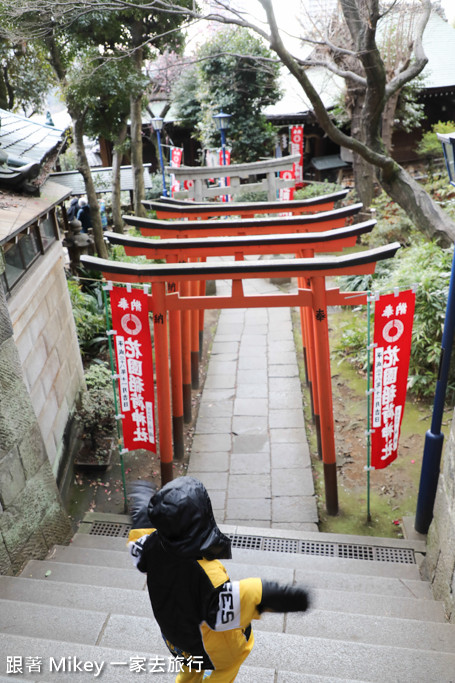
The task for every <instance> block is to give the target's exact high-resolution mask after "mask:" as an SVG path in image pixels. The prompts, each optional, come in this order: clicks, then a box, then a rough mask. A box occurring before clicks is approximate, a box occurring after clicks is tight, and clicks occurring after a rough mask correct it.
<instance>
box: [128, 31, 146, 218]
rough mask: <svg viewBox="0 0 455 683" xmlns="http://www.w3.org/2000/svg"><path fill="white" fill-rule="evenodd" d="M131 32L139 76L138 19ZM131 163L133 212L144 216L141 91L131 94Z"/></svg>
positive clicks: (141, 59) (141, 57)
mask: <svg viewBox="0 0 455 683" xmlns="http://www.w3.org/2000/svg"><path fill="white" fill-rule="evenodd" d="M130 29H131V33H132V37H133V45H134V46H135V50H134V53H133V63H134V66H135V69H136V71H137V75H138V77H139V78H140V77H141V75H142V67H143V61H144V51H143V48H142V47H141V45H142V41H143V25H142V22H141V21H140V20H133V21H132V23H131V27H130ZM130 117H131V164H132V166H133V179H134V213H135V214H136V216H145V215H146V212H145V209H144V207H143V205H142V200H143V199H145V187H144V167H143V159H142V93H141V94H140V95H139V96H136V97H134V96H133V95H132V96H131V112H130Z"/></svg>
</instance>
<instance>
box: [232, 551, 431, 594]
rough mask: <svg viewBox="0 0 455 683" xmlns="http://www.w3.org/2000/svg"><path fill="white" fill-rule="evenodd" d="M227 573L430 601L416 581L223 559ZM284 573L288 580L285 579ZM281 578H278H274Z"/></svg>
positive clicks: (426, 586)
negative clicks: (243, 562)
mask: <svg viewBox="0 0 455 683" xmlns="http://www.w3.org/2000/svg"><path fill="white" fill-rule="evenodd" d="M223 564H224V565H225V566H226V569H227V572H228V574H229V576H230V577H231V578H232V579H235V580H237V579H240V578H244V577H246V576H260V577H261V578H264V579H270V580H276V581H289V582H291V581H295V582H296V583H299V584H302V585H303V586H307V587H308V588H309V589H312V588H319V589H324V588H328V589H330V590H338V591H347V592H349V591H352V592H354V593H357V592H360V593H370V594H380V595H384V596H386V595H395V596H397V597H402V598H410V597H415V598H419V599H422V600H433V595H432V593H431V589H430V586H429V584H428V583H427V582H426V581H421V580H420V579H418V580H415V579H396V578H389V577H382V576H363V575H357V574H348V573H339V572H326V571H309V570H304V569H298V570H297V571H294V570H293V569H285V568H284V567H268V566H266V565H262V566H259V567H258V566H257V565H254V564H252V565H250V564H238V563H237V562H235V561H234V560H224V561H223ZM285 572H287V573H288V576H289V578H286V574H285ZM279 575H281V576H282V578H278V576H279Z"/></svg>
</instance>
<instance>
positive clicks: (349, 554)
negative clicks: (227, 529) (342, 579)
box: [90, 521, 416, 564]
mask: <svg viewBox="0 0 455 683" xmlns="http://www.w3.org/2000/svg"><path fill="white" fill-rule="evenodd" d="M130 529H131V525H130V524H120V523H117V522H96V521H95V522H93V524H92V528H91V529H90V535H91V536H117V537H119V538H127V536H128V533H129V531H130ZM227 535H228V536H229V538H230V539H231V541H232V547H233V548H243V549H246V550H268V551H270V552H275V553H293V554H298V555H322V556H326V557H344V558H347V559H350V560H369V561H373V560H375V561H376V562H396V563H398V564H415V563H416V560H415V555H414V550H412V548H390V547H381V546H373V545H362V544H360V543H333V542H328V541H300V540H296V539H289V538H268V537H266V536H245V535H244V534H227Z"/></svg>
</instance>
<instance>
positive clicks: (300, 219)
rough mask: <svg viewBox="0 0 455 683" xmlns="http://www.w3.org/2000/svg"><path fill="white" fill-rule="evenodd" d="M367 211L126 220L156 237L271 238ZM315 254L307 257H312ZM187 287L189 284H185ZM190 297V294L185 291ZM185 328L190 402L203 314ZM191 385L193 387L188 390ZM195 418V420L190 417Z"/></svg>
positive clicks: (187, 320)
mask: <svg viewBox="0 0 455 683" xmlns="http://www.w3.org/2000/svg"><path fill="white" fill-rule="evenodd" d="M362 208H363V206H362V204H361V203H357V204H352V205H351V206H347V207H342V208H340V209H335V210H333V211H324V212H320V213H316V214H312V215H309V216H292V217H281V216H278V217H276V216H273V217H267V218H259V219H257V218H256V219H251V218H250V219H247V220H246V219H243V220H228V221H222V220H220V221H218V220H215V221H210V220H208V221H157V220H152V219H148V218H139V217H136V216H129V215H126V216H124V217H123V219H124V221H125V223H126V224H127V225H132V226H134V227H137V228H139V229H140V231H141V233H142V234H143V235H146V236H147V235H153V236H155V237H161V238H173V237H178V238H191V237H204V238H206V237H208V236H210V237H214V236H223V237H226V236H240V235H270V234H272V233H273V234H281V235H283V234H289V233H307V232H310V231H313V232H316V231H323V230H327V229H328V228H329V229H335V228H341V227H344V226H345V225H346V223H347V221H348V219H350V218H352V217H353V216H355V215H356V214H357V213H359V211H361V209H362ZM309 255H312V254H305V256H309ZM185 286H187V285H185ZM202 286H204V287H205V283H199V284H198V283H196V282H195V283H193V285H192V288H193V291H192V294H193V295H195V294H197V293H200V294H204V293H205V289H204V291H201V289H202ZM185 293H186V294H189V293H190V292H188V291H187V292H185ZM183 322H184V325H185V327H186V326H190V332H189V334H190V336H191V344H192V347H191V368H190V370H189V371H188V372H187V371H186V368H185V369H184V375H185V378H186V379H187V380H188V382H185V379H184V384H185V386H186V389H185V396H186V397H187V398H186V401H187V402H188V401H190V400H191V399H190V396H191V386H192V388H193V389H197V388H198V387H199V348H200V337H201V336H202V330H203V326H204V315H203V311H193V312H192V313H191V314H188V315H187V316H184V320H183ZM188 384H191V386H190V387H189V388H188ZM190 419H191V418H190Z"/></svg>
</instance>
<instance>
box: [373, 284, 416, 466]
mask: <svg viewBox="0 0 455 683" xmlns="http://www.w3.org/2000/svg"><path fill="white" fill-rule="evenodd" d="M414 308H415V293H414V292H413V291H411V290H407V291H405V292H400V293H398V294H397V295H395V294H387V295H384V296H381V297H380V298H379V299H378V301H376V303H375V313H374V318H375V323H374V361H373V398H372V414H371V429H372V435H371V467H373V468H374V469H377V470H379V469H383V468H384V467H387V466H388V465H390V463H391V462H393V461H394V460H395V459H396V457H397V451H398V441H399V438H400V430H401V422H402V420H403V412H404V406H405V402H406V388H407V382H408V370H409V359H410V355H411V340H412V324H413V320H414Z"/></svg>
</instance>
